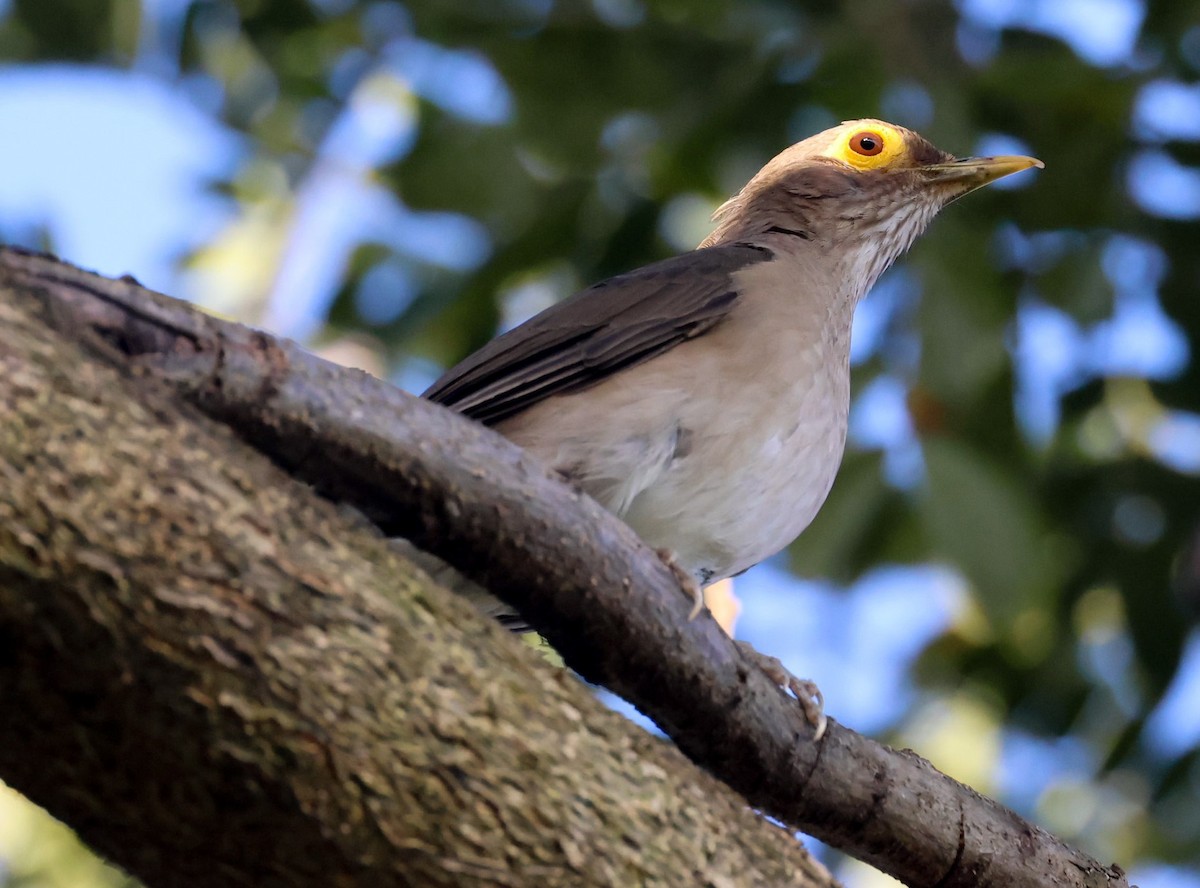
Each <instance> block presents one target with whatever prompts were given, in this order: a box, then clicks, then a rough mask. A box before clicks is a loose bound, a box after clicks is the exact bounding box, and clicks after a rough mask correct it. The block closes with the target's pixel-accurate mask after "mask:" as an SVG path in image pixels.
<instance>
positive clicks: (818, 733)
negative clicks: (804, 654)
mask: <svg viewBox="0 0 1200 888" xmlns="http://www.w3.org/2000/svg"><path fill="white" fill-rule="evenodd" d="M736 644H737V646H738V650H740V651H741V652H742V653H743V654H744V655H745V656H746V657H747V658H748V659H749V660H750V661H751V662H752V663H754V665H755V666H757V667H758V668H759V669H760V670H762V672H763V673H765V674H766V676H767V678H769V679H771V681H773V682H775V684H777V685H779V686H780V687H781V688H784V689H786V690H789V691H791V692H792V693H793V694H795V696H796V700H797V701H798V702H799V703H800V708H801V709H802V710H804V717H805V718H806V719H807V720H808V723H809V724H810V725H812V726H813V729H814V731H813V742H814V743H815V742H817V741H818V740H820V739H821V738H822V737H824V736H825V728H826V727H827V726H828V724H829V720H828V719H827V718H826V717H825V698H824V696H822V694H821V689H820V688H818V687H817V686H816V685H815V684H814V683H813V682H811V681H809V680H808V679H807V678H796V676H794V675H792V673H790V672H788V670H787V667H785V666H784V665H783V663H781V662H780V661H779V658H778V657H772V656H770V655H769V654H764V653H761V652H759V651H757V650H755V648H754V646H753V645H752V644H750V642H748V641H738V642H736Z"/></svg>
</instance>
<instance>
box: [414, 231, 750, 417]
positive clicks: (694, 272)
mask: <svg viewBox="0 0 1200 888" xmlns="http://www.w3.org/2000/svg"><path fill="white" fill-rule="evenodd" d="M772 255H773V254H772V252H771V251H770V250H769V249H767V248H766V247H759V246H754V245H751V244H743V243H738V244H726V245H722V246H716V247H706V248H704V249H701V250H694V251H692V252H690V253H684V254H682V255H680V256H675V257H674V258H671V259H666V260H663V261H662V262H656V263H654V264H653V265H647V266H645V267H644V268H639V269H637V270H635V271H631V272H629V273H628V274H622V275H618V276H617V277H614V278H609V279H608V280H606V281H602V282H601V283H598V284H596V285H594V286H591V287H588V288H587V289H586V290H583V291H581V292H579V293H576V294H575V295H574V296H572V297H571V298H569V299H566V300H564V301H562V302H559V303H557V304H556V305H553V306H551V307H550V308H548V309H546V310H545V311H543V312H542V313H541V314H538V315H536V316H534V317H533V318H531V319H530V320H528V321H526V322H525V323H524V324H521V325H520V326H519V327H516V328H515V329H513V330H510V331H508V332H507V333H505V334H503V335H502V336H498V337H497V338H495V339H493V340H492V341H491V342H489V343H488V344H487V345H485V346H484V347H483V348H481V349H480V350H479V351H477V352H475V353H474V354H473V355H471V356H470V357H468V358H466V359H465V360H464V361H462V362H461V363H460V364H458V365H457V366H455V367H452V368H451V369H450V370H448V371H447V372H446V373H445V374H444V375H443V376H442V378H441V379H439V380H438V381H437V382H435V383H434V384H433V385H432V386H431V387H430V388H429V390H428V391H426V392H425V394H424V396H423V397H425V398H428V399H429V400H431V401H435V402H437V403H439V404H443V405H445V406H447V407H450V408H452V409H454V410H457V411H458V412H460V413H463V414H465V415H466V416H469V417H471V418H472V419H475V420H478V421H479V422H482V423H485V424H488V425H492V424H494V423H498V422H500V421H502V420H504V419H507V418H508V417H510V416H512V415H513V414H515V413H519V412H520V411H522V410H524V409H526V408H527V407H530V406H532V405H534V404H536V403H538V402H539V401H542V400H544V399H545V398H549V397H550V396H551V395H558V394H562V393H564V392H572V391H577V390H579V389H581V388H586V387H587V386H589V385H593V384H595V383H597V382H600V381H602V380H604V379H606V378H608V377H609V376H611V375H612V374H613V373H616V372H617V371H618V370H622V369H624V368H626V367H631V366H633V365H635V364H640V363H641V362H643V361H646V360H649V359H650V358H652V357H654V356H655V355H658V354H661V353H662V352H664V351H666V350H667V349H669V348H672V347H673V346H675V345H678V344H679V343H680V342H683V341H685V340H687V339H691V338H693V337H696V336H699V335H700V334H701V333H703V332H704V331H706V330H708V329H710V328H711V327H712V326H713V325H714V324H717V323H719V322H720V321H721V320H722V319H723V318H724V317H725V316H726V315H727V314H728V313H729V310H730V309H731V308H732V307H733V306H734V304H735V303H736V302H737V301H738V299H739V293H738V291H737V288H736V285H735V284H734V282H733V274H734V273H735V272H737V271H739V270H740V269H743V268H745V267H747V266H748V265H753V264H755V263H758V262H764V261H767V260H769V259H770V258H771V257H772Z"/></svg>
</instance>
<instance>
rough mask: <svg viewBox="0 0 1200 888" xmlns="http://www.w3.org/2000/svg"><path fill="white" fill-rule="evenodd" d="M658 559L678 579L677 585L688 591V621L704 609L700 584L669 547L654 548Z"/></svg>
mask: <svg viewBox="0 0 1200 888" xmlns="http://www.w3.org/2000/svg"><path fill="white" fill-rule="evenodd" d="M654 554H656V555H657V556H658V558H659V560H660V561H661V562H662V563H663V564H665V565H666V566H667V570H669V571H671V574H672V576H674V577H675V579H676V580H678V581H679V585H680V586H682V587H683V591H684V592H686V593H688V594H689V595H690V596H691V598H692V609H691V611H690V612H689V613H688V622H689V623H690V622H691V621H692V620H694V619H696V617H698V616H700V612H701V611H702V610H704V590H703V589H702V588H701V587H700V584H699V583H697V582H696V578H695V577H694V576H692V573H691V571H689V570H688V569H687V568H685V567H684V566H683V565H682V564H680V563H679V559H678V558H677V557H675V553H674V552H672V551H671V550H670V549H655V550H654Z"/></svg>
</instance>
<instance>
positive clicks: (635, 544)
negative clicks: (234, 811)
mask: <svg viewBox="0 0 1200 888" xmlns="http://www.w3.org/2000/svg"><path fill="white" fill-rule="evenodd" d="M0 274H3V275H4V276H7V277H8V278H9V279H10V280H13V281H20V282H22V283H23V284H26V285H35V286H37V287H40V288H42V289H43V291H44V292H46V294H47V298H48V299H49V302H50V304H52V305H54V306H55V310H56V312H58V314H59V315H60V317H63V318H66V319H68V322H69V324H70V325H73V326H75V327H77V328H80V329H85V330H91V331H97V332H99V333H100V334H102V335H103V336H105V337H106V338H107V339H108V341H109V342H110V343H112V344H113V345H114V346H115V347H116V348H117V349H118V350H119V351H120V352H121V353H122V354H123V355H124V356H126V357H127V358H128V359H129V361H130V362H131V365H132V366H136V367H138V368H139V369H141V370H142V371H143V372H145V373H148V374H151V375H155V376H158V377H161V378H166V379H170V380H171V381H172V382H173V383H174V384H175V386H176V387H177V390H178V391H179V392H180V393H181V394H182V395H183V396H184V397H185V398H187V399H188V400H190V401H191V402H192V403H194V404H196V405H198V406H199V407H200V408H201V409H202V410H204V411H205V412H207V413H208V414H209V415H210V416H213V417H216V418H218V419H220V420H221V421H223V422H226V423H228V424H229V425H230V426H231V427H232V428H234V429H236V430H237V432H238V434H239V435H241V436H242V437H243V438H245V439H246V440H247V441H248V442H250V443H251V444H252V445H253V446H254V447H255V448H257V449H259V450H260V451H261V452H263V453H265V454H267V455H268V456H269V457H270V458H271V459H273V460H274V461H275V462H276V463H277V464H278V465H280V466H282V467H283V468H285V469H286V470H287V471H288V472H289V473H290V474H292V475H293V476H294V477H297V478H300V479H303V480H305V481H307V482H309V483H311V484H313V485H314V486H316V487H317V489H318V490H320V491H321V492H322V493H323V494H325V495H327V496H329V497H331V498H333V499H337V500H343V501H346V502H350V503H353V504H354V505H355V506H357V507H358V508H360V509H361V510H362V511H363V512H364V513H365V514H367V515H368V516H369V517H370V518H371V520H372V521H374V522H375V523H376V524H377V525H378V526H379V527H380V528H382V529H383V530H384V531H385V532H386V533H389V534H395V535H402V536H405V537H408V538H409V539H412V540H413V541H414V542H415V543H417V544H418V545H419V546H421V547H422V548H424V549H427V550H428V551H431V552H433V553H435V554H437V555H438V556H439V557H441V558H443V559H445V560H446V561H448V562H450V563H451V564H453V565H454V566H455V567H457V568H458V569H460V570H462V571H463V572H464V573H465V574H467V575H468V576H470V577H472V578H473V579H475V580H477V581H479V582H481V583H482V584H484V585H485V586H487V587H488V588H489V589H491V590H492V591H494V592H495V593H496V594H498V595H499V596H500V597H502V598H504V599H506V600H507V601H509V602H510V603H512V604H514V605H515V606H516V607H517V608H518V609H519V610H520V611H521V613H522V615H523V616H524V617H525V618H526V619H527V620H528V621H529V622H530V623H531V624H532V625H533V626H534V627H535V628H537V629H538V630H539V631H540V632H542V634H544V635H545V636H546V637H547V638H548V639H549V641H550V642H551V643H552V644H554V646H555V647H556V648H558V649H559V650H560V651H561V652H562V654H563V656H564V659H565V660H566V662H567V663H568V664H570V665H571V666H572V667H573V668H575V669H576V670H578V671H579V672H580V674H582V675H583V676H584V677H586V678H588V679H589V680H592V681H595V682H598V683H600V684H603V685H605V686H607V687H609V688H611V689H612V690H614V691H616V692H617V693H619V694H621V695H622V696H624V697H626V698H627V699H629V700H630V701H631V702H633V703H634V704H635V705H636V706H638V708H639V709H641V710H642V711H644V712H646V713H647V714H648V715H650V716H651V717H652V718H654V719H655V721H656V722H658V724H660V725H661V726H662V727H663V728H664V730H666V731H667V733H668V734H670V736H671V737H672V738H673V739H674V740H675V741H676V743H677V744H678V745H679V747H680V748H681V749H682V750H683V751H684V752H685V753H686V754H687V755H688V756H689V757H690V758H692V759H693V760H694V761H696V762H697V763H699V764H701V765H703V766H704V767H705V768H707V769H709V770H710V771H712V772H713V773H714V774H716V775H718V776H719V777H720V778H721V779H722V780H724V781H725V782H726V783H728V784H729V785H730V786H732V787H734V788H735V789H737V790H738V791H739V792H740V793H742V794H743V795H744V796H745V797H746V798H747V799H748V800H749V801H750V802H751V803H752V804H753V805H755V806H756V807H759V808H761V809H763V810H764V811H766V812H767V813H770V814H771V815H773V816H775V817H777V818H779V819H781V820H783V821H785V822H787V823H789V824H791V825H794V826H796V827H798V828H801V829H803V830H805V831H806V832H809V833H811V834H813V835H815V836H817V837H818V838H821V839H822V840H824V841H826V842H828V843H830V844H832V845H834V846H836V847H839V848H842V849H844V850H846V851H847V852H848V853H851V854H853V855H854V856H856V857H859V858H861V859H863V860H866V861H868V862H870V863H873V864H874V865H876V866H879V867H880V868H881V869H883V870H884V871H886V872H889V873H891V874H892V875H895V876H897V877H898V878H900V879H901V880H902V881H905V882H906V883H908V884H910V885H940V886H957V885H963V886H966V885H981V886H993V885H994V886H1006V888H1010V886H1026V885H1029V886H1032V885H1044V884H1057V885H1076V886H1084V885H1113V886H1120V885H1124V884H1126V883H1125V880H1124V876H1123V875H1122V874H1121V872H1120V870H1119V869H1117V868H1116V867H1111V868H1106V867H1102V866H1100V864H1098V863H1097V862H1096V861H1094V860H1092V859H1091V858H1089V857H1087V856H1086V855H1084V854H1082V853H1080V852H1078V851H1076V850H1074V849H1071V848H1069V847H1068V846H1066V845H1064V844H1063V843H1061V842H1059V841H1058V840H1057V839H1055V838H1054V837H1053V836H1051V835H1049V834H1048V833H1046V832H1045V831H1043V830H1041V829H1040V828H1038V827H1036V826H1034V825H1032V824H1029V823H1027V822H1026V821H1024V820H1022V819H1021V818H1019V817H1018V816H1017V815H1016V814H1014V813H1013V812H1011V811H1009V810H1007V809H1005V808H1003V807H1002V806H1000V805H998V804H996V803H995V802H992V801H990V800H988V799H985V798H983V797H981V796H979V795H978V794H976V793H974V792H973V791H972V790H970V789H969V788H967V787H965V786H963V785H961V784H959V783H957V782H955V781H953V780H950V779H949V778H947V777H945V776H944V775H941V774H940V773H938V772H937V771H936V770H935V769H934V768H933V767H932V766H930V765H929V763H928V762H926V761H924V760H923V759H920V758H919V757H917V756H916V755H914V754H912V753H908V752H895V751H893V750H889V749H887V748H885V747H882V746H880V745H879V744H876V743H874V742H872V741H870V740H868V739H866V738H863V737H861V736H859V735H857V734H855V733H854V732H852V731H849V730H847V729H845V728H842V727H841V726H839V725H837V724H836V723H833V722H831V724H830V728H829V731H828V733H827V735H826V737H825V738H824V739H823V740H822V741H821V743H820V744H815V745H814V744H813V743H811V742H810V741H809V739H808V738H810V737H811V730H810V729H809V727H808V726H807V724H805V723H804V721H803V718H802V717H801V715H800V713H799V711H798V709H797V707H796V706H795V705H794V703H793V702H792V701H790V700H789V699H788V698H786V697H784V696H783V695H782V694H781V693H780V692H779V691H778V689H777V688H775V687H773V686H772V685H771V683H770V682H769V681H768V680H767V679H766V678H765V676H763V675H762V674H761V673H760V672H759V671H758V670H756V669H754V668H753V667H751V666H749V664H747V663H746V662H744V661H743V660H742V659H741V657H740V655H739V654H738V652H737V649H736V648H735V647H734V646H733V644H732V643H731V642H730V641H729V639H728V638H727V637H726V636H725V635H724V633H722V632H721V631H720V629H719V627H717V626H716V624H715V623H714V622H713V621H712V620H711V619H708V618H707V617H702V618H700V619H697V620H695V621H693V622H691V623H688V622H687V621H686V612H687V610H688V607H689V604H690V602H689V601H687V600H685V598H684V596H683V595H682V594H681V593H680V590H679V589H678V586H677V585H676V583H675V581H674V580H673V578H672V577H671V575H670V573H669V571H667V569H666V568H665V567H664V566H663V565H662V563H661V562H660V561H659V559H658V558H657V557H656V556H655V555H654V554H653V553H652V552H650V551H649V550H648V549H647V548H646V547H645V546H644V545H642V544H641V543H640V542H639V541H638V540H637V539H636V537H635V536H634V535H633V534H632V532H631V531H629V530H628V528H626V527H625V526H624V525H623V524H621V523H620V522H619V521H617V520H616V519H615V518H613V517H612V516H611V515H609V514H608V513H606V512H604V511H603V510H602V509H600V508H599V507H598V506H597V505H595V504H594V503H593V502H591V501H590V500H589V499H587V498H586V497H583V496H581V495H579V494H577V493H576V492H574V491H572V490H570V489H569V488H567V487H566V486H564V485H563V484H561V483H560V482H559V481H557V480H556V479H555V478H552V477H550V476H549V475H548V474H547V472H546V471H545V470H544V469H543V468H542V467H541V466H539V465H538V464H536V463H535V462H534V461H533V460H532V459H531V458H529V457H527V456H526V455H525V454H523V453H522V452H521V451H520V450H519V449H517V448H516V447H514V446H513V445H511V444H510V443H509V442H507V441H505V440H503V439H501V438H499V437H498V436H496V435H495V434H493V433H491V432H490V431H489V430H487V429H484V428H482V427H479V426H477V425H474V424H472V423H469V422H467V421H465V420H463V419H462V418H461V417H458V416H456V415H454V414H452V413H450V412H448V411H445V410H443V409H441V408H438V407H436V406H434V405H431V404H428V403H426V402H423V401H421V400H420V399H417V398H413V397H411V396H408V395H405V394H404V393H402V392H399V391H397V390H396V389H394V388H393V387H391V386H388V385H387V384H385V383H382V382H380V381H378V380H374V379H372V378H370V377H368V376H366V375H365V374H362V373H358V372H355V371H349V370H345V369H342V368H337V367H334V366H332V365H330V364H328V363H326V362H323V361H321V360H319V359H317V358H315V357H313V356H312V355H309V354H307V353H305V352H304V351H302V350H301V349H299V348H298V347H296V346H295V345H293V344H291V343H281V342H278V341H276V340H274V339H272V338H271V337H269V336H267V335H265V334H262V333H257V332H252V331H249V330H247V329H246V328H243V327H239V326H237V325H233V324H228V323H224V322H221V321H217V320H215V319H212V318H208V317H205V316H203V315H201V314H199V313H198V312H196V311H195V310H193V309H191V308H189V307H187V306H185V305H183V304H181V303H178V302H175V301H173V300H169V299H167V298H166V297H162V296H159V295H157V294H151V293H149V292H148V291H145V290H143V289H141V288H139V287H137V286H136V285H135V284H134V283H132V282H129V281H124V282H110V281H107V280H105V279H103V278H98V277H96V276H94V275H89V274H86V273H83V272H80V271H77V270H75V269H72V268H69V267H67V266H64V265H61V264H59V263H56V262H54V261H53V260H50V259H47V258H44V257H38V256H31V255H27V254H18V253H13V252H9V253H6V254H0Z"/></svg>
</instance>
